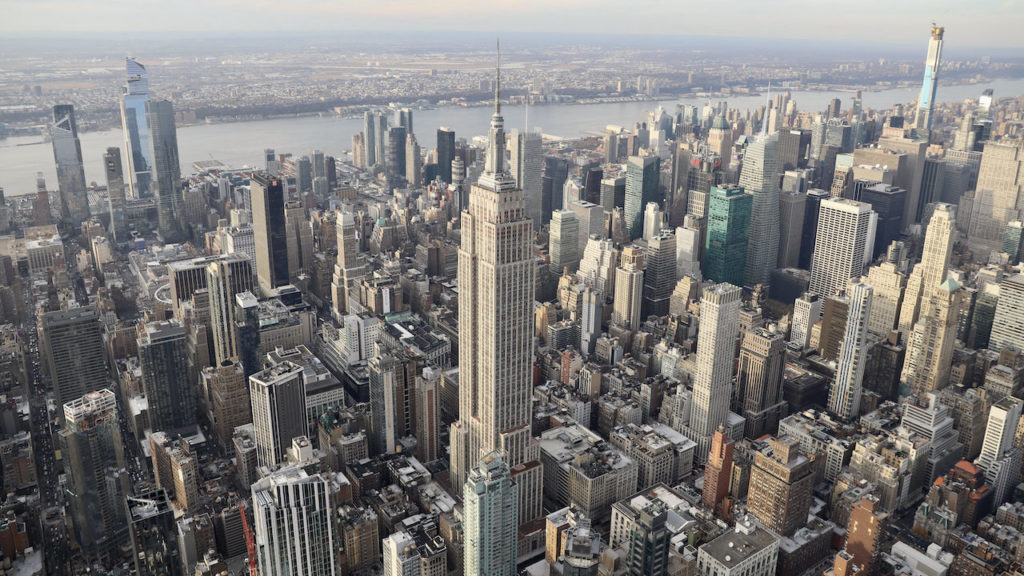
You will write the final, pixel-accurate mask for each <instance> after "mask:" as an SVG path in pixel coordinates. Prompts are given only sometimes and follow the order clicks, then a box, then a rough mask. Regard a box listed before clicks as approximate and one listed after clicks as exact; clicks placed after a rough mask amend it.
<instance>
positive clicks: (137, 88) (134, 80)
mask: <svg viewBox="0 0 1024 576" xmlns="http://www.w3.org/2000/svg"><path fill="white" fill-rule="evenodd" d="M124 68H125V74H126V75H127V76H128V81H127V83H126V84H125V85H124V87H123V88H122V89H121V131H122V132H123V133H124V151H125V156H127V159H128V190H129V193H130V194H131V196H132V197H133V198H138V197H140V196H144V195H146V194H149V193H150V191H151V190H150V183H151V182H152V170H153V143H152V140H151V139H150V134H149V119H148V118H147V116H146V102H149V78H148V76H147V74H146V67H145V66H143V65H142V64H140V63H138V62H137V61H135V59H134V58H125V61H124Z"/></svg>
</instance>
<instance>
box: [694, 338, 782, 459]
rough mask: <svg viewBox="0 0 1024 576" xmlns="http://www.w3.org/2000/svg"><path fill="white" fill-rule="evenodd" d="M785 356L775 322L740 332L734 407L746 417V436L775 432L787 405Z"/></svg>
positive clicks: (758, 435)
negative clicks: (783, 395) (784, 382)
mask: <svg viewBox="0 0 1024 576" xmlns="http://www.w3.org/2000/svg"><path fill="white" fill-rule="evenodd" d="M785 356H786V342H785V339H784V338H783V335H782V333H781V332H778V331H777V330H776V329H775V326H774V325H772V326H771V327H769V328H754V329H752V330H750V331H748V332H746V333H745V334H744V335H743V343H742V345H741V346H740V357H739V365H738V367H737V370H736V388H735V391H734V400H733V410H735V411H736V413H737V414H740V415H741V416H743V418H744V419H745V420H746V424H745V428H744V436H745V437H747V438H760V437H761V436H763V435H765V434H767V433H774V432H775V431H776V430H777V429H778V427H779V420H781V419H782V417H783V416H785V412H786V404H785V402H783V400H782V376H783V371H784V368H785V364H786V357H785ZM712 451H713V450H712Z"/></svg>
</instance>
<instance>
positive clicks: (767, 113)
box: [761, 80, 772, 136]
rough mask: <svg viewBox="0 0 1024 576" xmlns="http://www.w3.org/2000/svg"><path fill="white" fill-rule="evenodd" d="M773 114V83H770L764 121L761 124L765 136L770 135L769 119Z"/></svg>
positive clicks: (765, 103)
mask: <svg viewBox="0 0 1024 576" xmlns="http://www.w3.org/2000/svg"><path fill="white" fill-rule="evenodd" d="M771 112H772V81H771V80H769V81H768V97H767V98H765V100H764V120H762V122H761V135H762V136H765V135H767V134H768V119H769V118H771Z"/></svg>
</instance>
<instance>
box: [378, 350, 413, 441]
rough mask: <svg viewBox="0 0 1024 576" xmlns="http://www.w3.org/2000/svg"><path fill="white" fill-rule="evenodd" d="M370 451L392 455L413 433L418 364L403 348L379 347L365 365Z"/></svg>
mask: <svg viewBox="0 0 1024 576" xmlns="http://www.w3.org/2000/svg"><path fill="white" fill-rule="evenodd" d="M367 371H368V372H369V374H370V406H371V408H372V413H373V434H372V438H373V444H374V445H373V450H374V452H375V453H376V454H394V453H395V452H397V451H398V450H400V446H401V440H402V438H405V437H407V436H412V435H413V434H415V431H416V430H415V428H414V426H413V421H414V418H415V414H416V409H415V403H416V395H415V390H414V387H415V385H416V377H417V376H416V374H417V372H418V371H419V362H418V360H417V358H416V357H415V356H413V355H411V354H407V353H406V352H405V350H404V349H402V348H397V347H396V348H389V347H386V346H381V348H380V349H379V351H378V352H377V353H376V354H374V356H373V358H371V359H370V362H369V364H368V370H367Z"/></svg>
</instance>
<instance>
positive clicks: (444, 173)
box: [437, 126, 455, 184]
mask: <svg viewBox="0 0 1024 576" xmlns="http://www.w3.org/2000/svg"><path fill="white" fill-rule="evenodd" d="M454 159H455V131H454V130H451V129H449V128H445V127H444V126H442V127H440V128H438V129H437V177H438V178H440V179H441V181H442V182H445V183H447V184H451V183H452V160H454Z"/></svg>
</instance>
